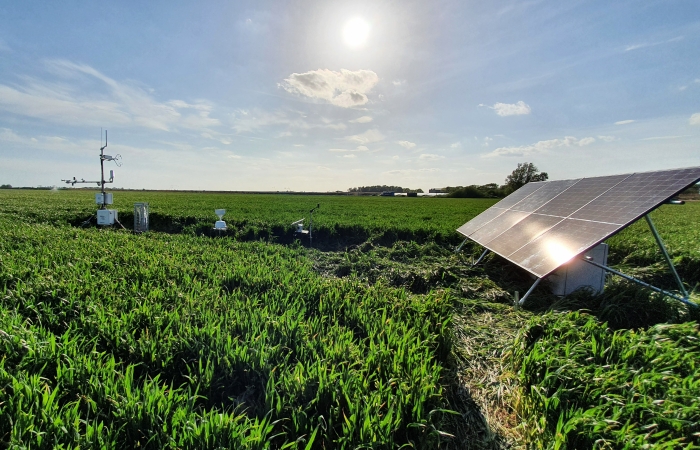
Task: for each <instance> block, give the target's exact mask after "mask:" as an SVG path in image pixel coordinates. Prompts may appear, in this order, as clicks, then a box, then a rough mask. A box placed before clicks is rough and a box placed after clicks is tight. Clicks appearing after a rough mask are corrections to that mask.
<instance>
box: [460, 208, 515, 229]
mask: <svg viewBox="0 0 700 450" xmlns="http://www.w3.org/2000/svg"><path fill="white" fill-rule="evenodd" d="M506 211H507V210H505V209H500V208H495V207H493V206H492V207H490V208H489V209H487V210H486V211H484V212H482V213H481V214H479V215H478V216H476V217H474V218H473V219H472V220H470V221H469V222H467V223H465V224H464V225H462V226H461V227H459V228H458V229H457V231H459V232H460V233H462V234H463V235H465V236H469V235H471V234H472V233H474V232H475V231H476V230H478V229H479V228H481V227H483V226H484V225H485V224H487V223H488V222H490V221H492V220H493V219H495V218H496V217H498V216H499V215H501V214H503V213H504V212H506Z"/></svg>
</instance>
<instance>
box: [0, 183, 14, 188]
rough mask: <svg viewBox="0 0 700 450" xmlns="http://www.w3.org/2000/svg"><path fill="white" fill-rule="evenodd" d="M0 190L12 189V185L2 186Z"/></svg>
mask: <svg viewBox="0 0 700 450" xmlns="http://www.w3.org/2000/svg"><path fill="white" fill-rule="evenodd" d="M0 189H12V185H11V184H3V185H0Z"/></svg>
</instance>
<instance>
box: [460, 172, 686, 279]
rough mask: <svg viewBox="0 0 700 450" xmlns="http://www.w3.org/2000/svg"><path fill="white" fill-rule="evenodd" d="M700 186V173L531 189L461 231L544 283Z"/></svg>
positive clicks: (601, 179) (639, 176) (553, 183)
mask: <svg viewBox="0 0 700 450" xmlns="http://www.w3.org/2000/svg"><path fill="white" fill-rule="evenodd" d="M698 180H700V167H692V168H688V169H677V170H664V171H657V172H644V173H634V174H624V175H614V176H606V177H594V178H582V179H576V180H563V181H551V182H537V183H528V184H526V185H525V186H523V187H521V188H520V189H518V190H517V191H515V192H514V193H513V194H511V195H509V196H508V197H506V198H505V199H503V200H501V201H500V202H498V203H497V204H496V205H494V206H493V207H491V208H490V209H487V210H486V211H484V212H483V213H482V214H480V215H479V216H477V217H476V218H474V219H472V220H471V221H469V222H467V223H466V224H464V225H462V226H461V227H460V228H459V229H458V231H459V232H460V233H462V234H464V235H465V236H469V237H470V238H472V239H473V240H474V241H476V242H478V243H479V244H481V245H483V246H484V247H486V248H488V249H490V250H492V251H494V252H496V253H498V254H500V255H501V256H504V257H506V258H508V259H509V260H511V261H512V262H514V263H516V264H518V265H519V266H521V267H523V268H525V269H526V270H528V271H530V272H531V273H532V274H534V275H536V276H538V277H543V276H546V275H548V274H549V273H551V272H552V271H553V270H555V269H556V268H557V267H559V266H560V265H561V264H563V263H564V262H565V261H566V260H568V259H570V257H572V256H577V255H579V254H580V253H582V252H584V251H586V250H587V249H589V248H591V247H593V246H594V245H596V244H598V243H599V242H602V241H603V240H605V239H607V238H608V237H609V236H611V235H612V234H614V233H616V232H618V231H620V230H621V229H622V228H624V227H626V226H628V225H629V224H631V223H632V222H634V221H635V220H637V219H639V218H640V217H641V216H643V215H644V214H646V213H648V212H649V211H651V210H653V209H654V208H656V207H657V206H659V205H660V204H662V203H663V202H664V201H666V200H667V199H668V198H670V197H672V196H674V195H676V194H678V193H679V192H680V191H682V190H683V189H685V188H686V187H688V186H690V185H692V184H693V183H696V182H697V181H698ZM533 212H534V213H533Z"/></svg>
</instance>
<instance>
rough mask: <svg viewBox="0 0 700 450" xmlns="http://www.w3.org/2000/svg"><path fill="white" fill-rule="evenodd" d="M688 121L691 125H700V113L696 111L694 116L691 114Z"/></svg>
mask: <svg viewBox="0 0 700 450" xmlns="http://www.w3.org/2000/svg"><path fill="white" fill-rule="evenodd" d="M688 123H690V124H691V125H700V113H695V114H693V115H692V116H690V119H689V120H688Z"/></svg>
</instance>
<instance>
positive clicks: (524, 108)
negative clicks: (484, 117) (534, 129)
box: [479, 101, 531, 116]
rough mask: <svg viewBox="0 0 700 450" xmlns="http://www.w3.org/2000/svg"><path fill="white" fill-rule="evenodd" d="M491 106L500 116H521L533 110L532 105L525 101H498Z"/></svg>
mask: <svg viewBox="0 0 700 450" xmlns="http://www.w3.org/2000/svg"><path fill="white" fill-rule="evenodd" d="M482 105H483V104H481V105H479V106H482ZM489 108H491V109H493V110H495V111H496V114H498V115H499V116H520V115H523V114H530V112H531V110H530V106H529V105H527V104H526V103H525V102H523V101H519V102H518V103H496V104H494V105H493V106H489Z"/></svg>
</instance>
